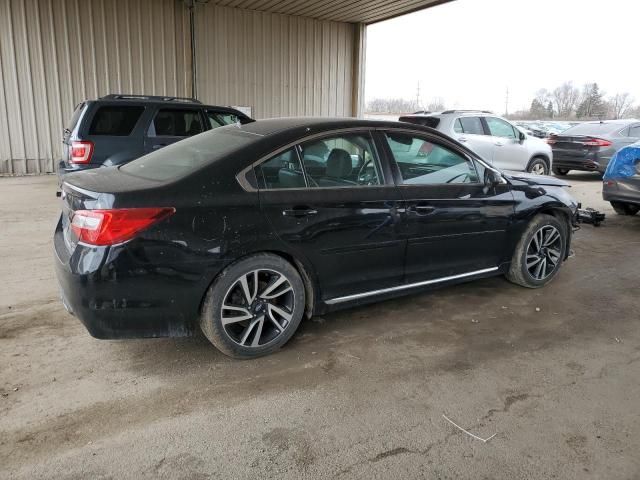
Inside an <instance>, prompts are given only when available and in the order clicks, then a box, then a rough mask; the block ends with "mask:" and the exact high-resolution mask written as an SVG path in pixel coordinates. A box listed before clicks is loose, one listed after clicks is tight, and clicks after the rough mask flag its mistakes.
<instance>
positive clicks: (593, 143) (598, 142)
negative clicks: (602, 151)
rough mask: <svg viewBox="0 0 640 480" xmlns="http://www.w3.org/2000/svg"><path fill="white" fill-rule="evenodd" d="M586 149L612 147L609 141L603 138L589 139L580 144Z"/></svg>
mask: <svg viewBox="0 0 640 480" xmlns="http://www.w3.org/2000/svg"><path fill="white" fill-rule="evenodd" d="M582 144H583V145H585V146H586V147H610V146H611V145H613V144H612V143H611V142H610V141H609V140H605V139H603V138H590V139H589V140H585V141H584V142H582Z"/></svg>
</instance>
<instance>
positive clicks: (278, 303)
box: [200, 254, 305, 358]
mask: <svg viewBox="0 0 640 480" xmlns="http://www.w3.org/2000/svg"><path fill="white" fill-rule="evenodd" d="M304 308H305V290H304V284H303V282H302V279H301V277H300V274H299V273H298V271H297V270H296V269H295V268H294V267H293V265H291V264H290V263H289V262H287V261H286V260H284V259H283V258H281V257H278V256H276V255H271V254H258V255H252V256H250V257H247V258H245V259H243V260H240V261H238V262H236V263H234V264H232V265H230V266H229V267H227V268H226V269H225V270H224V271H223V272H222V273H221V274H220V276H219V277H218V278H217V280H216V281H215V282H214V283H213V285H212V286H211V287H210V288H209V291H208V292H207V295H206V297H205V300H204V304H203V307H202V312H201V315H200V328H201V329H202V331H203V333H204V334H205V336H206V337H207V338H208V339H209V341H210V342H211V343H213V345H214V346H215V347H216V348H218V349H219V350H220V351H221V352H222V353H224V354H226V355H229V356H230V357H234V358H255V357H259V356H262V355H267V354H269V353H273V352H274V351H276V350H278V349H279V348H280V347H282V346H283V345H284V344H285V343H286V342H287V341H288V340H289V339H290V338H291V336H292V335H293V334H294V333H295V331H296V329H297V328H298V325H299V324H300V321H301V320H302V316H303V313H304Z"/></svg>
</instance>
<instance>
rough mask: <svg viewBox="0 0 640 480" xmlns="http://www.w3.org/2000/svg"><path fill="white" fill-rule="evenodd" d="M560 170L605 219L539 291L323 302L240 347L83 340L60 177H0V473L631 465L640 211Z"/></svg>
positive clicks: (337, 472)
mask: <svg viewBox="0 0 640 480" xmlns="http://www.w3.org/2000/svg"><path fill="white" fill-rule="evenodd" d="M569 179H570V180H571V181H572V183H573V185H574V188H573V193H574V194H575V195H576V197H578V198H579V199H580V200H581V201H582V202H583V203H584V204H585V205H589V206H595V207H597V208H602V209H605V210H606V211H607V213H608V214H609V215H610V219H609V220H608V221H607V223H606V225H605V226H603V227H601V228H599V229H594V228H592V227H589V226H587V227H584V228H583V229H582V230H581V231H580V232H578V233H577V235H576V237H575V243H574V248H575V251H576V256H575V258H573V259H571V260H569V261H568V262H567V264H566V265H565V266H564V267H563V270H562V272H561V273H560V275H559V277H558V278H557V279H556V280H555V281H554V282H553V283H552V284H551V285H550V286H548V287H547V288H545V289H542V290H527V289H523V288H519V287H517V286H514V285H511V284H509V283H507V282H506V281H505V280H503V279H502V278H493V279H488V280H483V281H476V282H474V283H469V284H465V285H460V286H456V287H451V288H446V289H442V290H439V291H436V292H432V293H426V294H422V295H415V296H411V297H406V298H403V299H399V300H394V301H388V302H384V303H380V304H376V305H373V306H369V307H365V308H359V309H355V310H349V311H345V312H342V313H337V314H332V315H327V316H325V317H323V318H316V319H314V320H313V321H307V322H306V323H303V325H302V326H301V328H300V331H299V333H298V334H297V335H296V336H295V337H294V339H293V340H292V341H291V342H290V343H289V344H288V345H287V346H286V348H284V349H283V350H282V351H281V352H280V353H278V354H276V355H272V356H270V357H266V358H263V359H260V360H256V361H244V362H239V361H233V360H230V359H228V358H226V357H224V356H222V355H221V354H219V353H217V351H216V350H215V349H213V348H212V347H211V346H210V345H209V344H208V343H207V342H206V340H205V339H204V338H203V337H202V336H200V337H196V338H191V339H160V340H139V341H138V340H130V341H99V340H94V339H93V338H91V337H90V336H89V335H88V334H87V332H86V331H85V330H84V328H83V327H82V326H81V325H80V323H79V322H78V321H77V320H76V319H75V318H73V317H71V316H69V315H68V314H67V313H65V311H64V310H63V308H62V306H61V305H60V302H59V301H58V299H57V295H56V284H55V280H54V278H53V273H52V268H51V265H52V259H51V244H50V239H51V234H52V230H53V227H54V224H55V221H56V215H57V211H58V208H59V206H58V203H57V199H56V198H55V196H54V192H55V187H56V179H55V178H53V177H28V178H1V179H0V232H1V234H0V278H1V279H2V288H1V289H0V394H1V395H0V478H20V479H22V478H23V479H34V478H57V479H72V478H78V479H80V478H112V477H113V478H135V479H137V478H189V479H191V478H194V479H196V478H197V479H199V478H222V479H231V478H233V479H244V478H247V479H249V478H276V477H277V478H289V479H299V478H362V479H371V478H429V479H461V478H474V479H478V478H487V479H521V478H536V479H538V478H545V479H549V478H559V479H578V478H579V479H585V478H586V479H588V478H594V479H595V478H607V479H632V478H639V477H640V457H638V452H640V401H639V400H638V399H639V398H640V382H639V381H638V379H639V378H640V325H639V323H640V296H639V295H638V287H639V286H640V277H639V273H638V270H639V268H638V267H639V261H638V245H640V215H639V216H636V217H633V218H625V217H619V216H616V215H615V214H613V213H612V212H611V210H610V209H609V208H607V205H606V204H604V203H603V202H602V201H601V200H600V185H601V183H600V181H599V179H598V178H597V177H594V176H592V175H589V174H584V175H580V174H572V175H570V177H569ZM538 309H539V311H538ZM443 414H446V415H447V416H449V417H450V418H451V419H452V420H454V421H455V422H456V423H458V424H459V425H461V426H463V427H465V428H466V429H468V430H470V431H471V432H473V433H475V434H477V435H480V436H482V437H489V436H491V435H494V434H495V437H493V438H492V439H491V440H490V441H489V442H488V443H482V442H480V441H478V440H475V439H473V438H471V437H470V436H468V435H466V434H464V433H462V432H460V431H459V430H456V429H455V428H454V427H453V426H452V425H451V424H449V423H448V422H447V421H446V420H445V419H444V418H443V416H442V415H443Z"/></svg>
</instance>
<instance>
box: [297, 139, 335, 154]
mask: <svg viewBox="0 0 640 480" xmlns="http://www.w3.org/2000/svg"><path fill="white" fill-rule="evenodd" d="M328 151H329V149H328V148H327V144H326V143H324V142H322V141H319V142H315V143H311V144H308V145H304V146H303V147H302V154H303V155H304V156H305V157H306V156H309V155H312V156H314V157H320V158H325V157H326V156H327V152H328Z"/></svg>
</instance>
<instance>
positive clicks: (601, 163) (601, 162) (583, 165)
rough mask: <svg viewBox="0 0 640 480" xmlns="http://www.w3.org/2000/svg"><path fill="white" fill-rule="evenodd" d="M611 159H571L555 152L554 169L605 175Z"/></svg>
mask: <svg viewBox="0 0 640 480" xmlns="http://www.w3.org/2000/svg"><path fill="white" fill-rule="evenodd" d="M609 160H611V158H610V157H604V158H602V157H599V156H596V155H590V156H587V157H569V156H566V155H562V154H559V153H557V152H554V155H553V167H554V168H564V169H567V170H581V171H584V172H600V173H604V171H605V170H606V169H607V165H609Z"/></svg>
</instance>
